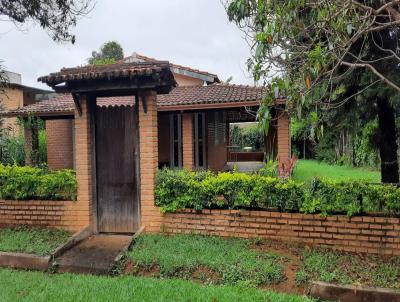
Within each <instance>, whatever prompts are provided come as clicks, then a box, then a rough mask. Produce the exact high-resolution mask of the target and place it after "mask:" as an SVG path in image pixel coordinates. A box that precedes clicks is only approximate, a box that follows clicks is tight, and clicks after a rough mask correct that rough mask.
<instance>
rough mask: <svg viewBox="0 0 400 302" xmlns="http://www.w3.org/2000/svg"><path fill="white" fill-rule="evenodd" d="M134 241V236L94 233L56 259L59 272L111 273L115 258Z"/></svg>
mask: <svg viewBox="0 0 400 302" xmlns="http://www.w3.org/2000/svg"><path fill="white" fill-rule="evenodd" d="M131 242H132V236H126V235H104V234H99V235H92V236H90V237H88V238H86V239H85V240H83V241H81V242H80V243H78V244H77V245H75V246H74V247H72V248H71V249H70V250H68V251H66V252H65V253H64V254H62V255H61V256H60V257H58V258H56V259H55V263H56V266H57V271H58V272H69V273H87V274H96V275H102V274H109V272H110V269H111V268H112V267H113V266H114V264H115V259H116V258H117V257H118V255H119V254H120V252H121V251H123V250H126V249H127V247H128V246H129V245H130V244H131Z"/></svg>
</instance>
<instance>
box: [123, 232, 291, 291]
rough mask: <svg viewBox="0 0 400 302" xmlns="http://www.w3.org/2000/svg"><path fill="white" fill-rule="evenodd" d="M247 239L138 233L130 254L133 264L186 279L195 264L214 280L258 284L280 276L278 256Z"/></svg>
mask: <svg viewBox="0 0 400 302" xmlns="http://www.w3.org/2000/svg"><path fill="white" fill-rule="evenodd" d="M250 245H251V241H250V240H243V239H237V238H229V239H223V238H221V237H209V236H199V235H174V236H165V235H160V234H148V235H144V236H140V237H139V238H138V240H137V242H136V244H135V248H134V249H133V251H132V252H130V257H131V258H132V260H133V261H134V263H135V265H136V266H137V268H141V269H144V270H149V269H151V268H152V267H154V266H157V267H159V270H160V276H161V277H167V278H173V277H181V278H185V279H190V278H191V276H192V275H193V273H194V272H195V271H196V270H198V269H199V268H203V269H204V268H207V269H208V270H210V271H212V272H214V275H217V276H218V277H215V278H214V280H213V281H214V282H217V283H222V284H231V285H236V284H243V283H246V284H247V285H253V286H261V285H266V284H273V283H279V282H281V281H283V279H284V273H283V268H282V265H281V264H282V263H281V262H282V260H283V259H280V257H279V256H277V255H275V254H272V253H265V252H259V251H255V250H253V249H251V248H250Z"/></svg>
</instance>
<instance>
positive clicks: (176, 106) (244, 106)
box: [6, 53, 291, 171]
mask: <svg viewBox="0 0 400 302" xmlns="http://www.w3.org/2000/svg"><path fill="white" fill-rule="evenodd" d="M124 60H125V62H128V63H132V62H133V63H135V62H154V61H156V60H155V59H153V58H149V57H146V56H142V55H139V54H136V53H134V54H133V55H132V56H130V57H127V58H125V59H124ZM170 68H171V72H172V74H173V76H174V79H175V81H176V83H177V87H175V88H173V89H172V91H171V92H170V93H169V94H167V95H159V96H158V98H157V112H158V113H157V120H158V167H159V168H161V167H171V168H186V169H209V170H212V171H222V170H226V169H229V167H228V166H227V164H228V163H229V162H242V161H258V162H262V161H263V160H264V159H265V157H267V158H281V159H286V158H289V157H290V154H291V150H290V147H291V146H290V133H289V119H288V115H287V113H286V112H285V111H284V107H283V103H284V102H283V100H277V103H276V104H275V105H276V106H274V109H273V110H272V111H273V114H274V116H275V118H274V119H273V121H272V122H271V127H270V132H269V133H268V135H266V137H265V146H264V152H241V150H237V148H235V146H231V145H230V138H229V128H230V127H229V125H230V124H232V123H246V122H254V121H255V114H256V111H257V109H258V106H259V104H260V102H261V101H262V96H263V89H262V88H260V87H252V86H244V85H230V84H221V83H220V81H219V79H218V76H217V75H214V74H211V73H208V72H205V71H200V70H196V69H192V68H189V67H184V66H181V65H176V64H170ZM134 102H135V101H134V98H133V97H126V96H124V97H112V98H107V97H102V98H98V101H97V105H98V106H100V107H121V106H134ZM15 108H17V109H15V110H8V112H7V113H6V115H7V116H8V117H10V118H14V117H15V116H21V117H24V116H28V115H33V116H38V117H41V118H42V119H44V120H45V121H46V133H47V159H48V166H49V168H50V169H53V170H58V169H73V168H74V167H75V149H74V118H75V112H74V110H75V109H74V108H75V107H74V101H73V98H72V96H71V95H70V94H62V95H58V96H54V94H51V95H50V97H49V98H48V99H47V100H46V99H45V100H41V101H39V102H36V103H34V104H31V105H29V106H25V107H21V106H18V107H15Z"/></svg>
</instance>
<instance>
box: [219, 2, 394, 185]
mask: <svg viewBox="0 0 400 302" xmlns="http://www.w3.org/2000/svg"><path fill="white" fill-rule="evenodd" d="M226 9H227V13H228V15H229V18H230V20H232V21H234V22H235V23H236V24H237V25H238V26H239V27H240V28H242V29H243V30H244V31H245V33H246V37H247V38H248V39H249V40H250V42H251V45H252V57H251V59H249V63H248V64H249V68H250V69H251V70H252V72H253V75H254V78H255V80H257V81H260V80H263V82H264V84H267V83H268V86H269V88H270V89H269V91H270V93H269V94H268V95H267V96H266V97H265V100H264V102H263V104H262V106H261V107H262V110H261V111H260V112H261V113H262V114H261V115H260V118H261V119H268V118H269V116H270V115H269V114H268V110H267V109H265V108H267V107H268V106H269V105H270V104H271V103H272V101H273V99H274V98H275V97H277V96H278V95H279V94H280V93H284V94H285V95H286V97H287V102H288V106H287V107H288V108H294V109H297V112H298V114H299V115H301V112H303V113H304V112H308V113H309V112H315V114H317V115H318V116H320V115H322V114H323V113H324V112H327V110H328V109H335V108H338V107H341V106H343V105H344V104H345V103H347V102H349V101H358V104H359V106H366V107H367V108H368V107H369V108H371V110H372V109H373V110H374V111H375V112H376V115H377V117H378V126H379V131H378V132H379V135H378V137H379V140H378V144H379V153H380V158H381V174H382V181H383V182H396V183H397V182H399V165H398V159H397V148H398V146H397V143H396V135H397V134H396V124H395V109H397V107H399V105H400V100H399V95H400V94H399V92H400V77H399V75H400V73H399V66H400V51H399V46H398V45H399V42H400V40H399V38H400V35H399V34H400V0H390V1H389V0H368V1H367V0H337V1H328V0H322V1H315V0H301V1H300V0H288V1H278V0H229V1H227V3H226ZM273 72H275V73H276V74H275V75H272V73H273ZM349 91H351V93H350V95H349ZM361 97H363V99H361V101H360V98H361ZM345 114H346V113H345ZM264 124H265V123H264Z"/></svg>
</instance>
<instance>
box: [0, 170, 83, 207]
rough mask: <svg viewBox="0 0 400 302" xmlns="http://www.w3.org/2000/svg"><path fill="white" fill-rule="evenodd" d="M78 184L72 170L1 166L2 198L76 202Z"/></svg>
mask: <svg viewBox="0 0 400 302" xmlns="http://www.w3.org/2000/svg"><path fill="white" fill-rule="evenodd" d="M76 190H77V182H76V177H75V172H74V171H72V170H61V171H48V170H46V169H40V168H32V167H19V166H16V165H14V166H4V165H1V164H0V198H1V199H15V200H29V199H43V200H75V199H76Z"/></svg>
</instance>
